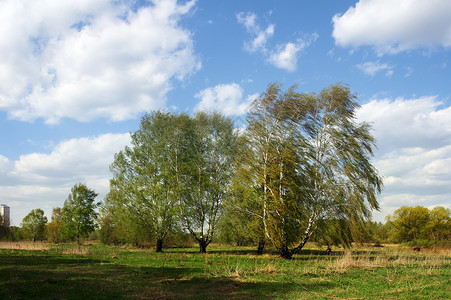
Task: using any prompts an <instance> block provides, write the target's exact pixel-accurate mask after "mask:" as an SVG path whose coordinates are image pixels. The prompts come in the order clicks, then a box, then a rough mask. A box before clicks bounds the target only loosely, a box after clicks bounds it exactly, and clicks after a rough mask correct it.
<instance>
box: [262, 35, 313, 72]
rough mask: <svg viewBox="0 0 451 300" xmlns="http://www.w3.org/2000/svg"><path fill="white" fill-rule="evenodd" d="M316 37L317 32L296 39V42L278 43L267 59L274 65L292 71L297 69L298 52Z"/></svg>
mask: <svg viewBox="0 0 451 300" xmlns="http://www.w3.org/2000/svg"><path fill="white" fill-rule="evenodd" d="M317 38H318V34H316V33H315V34H313V35H312V36H311V37H310V38H309V39H308V40H303V39H298V40H297V41H296V43H291V42H289V43H286V44H285V45H282V46H281V45H279V46H278V47H277V51H275V52H273V53H271V55H270V56H269V57H268V61H269V62H270V63H271V64H273V65H274V66H276V67H278V68H280V69H285V70H287V71H290V72H293V71H295V70H296V69H297V62H298V53H299V52H300V51H302V50H304V49H305V48H307V47H308V46H310V44H311V43H312V42H314V41H316V39H317Z"/></svg>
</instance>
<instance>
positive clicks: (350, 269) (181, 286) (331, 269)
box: [0, 243, 451, 299]
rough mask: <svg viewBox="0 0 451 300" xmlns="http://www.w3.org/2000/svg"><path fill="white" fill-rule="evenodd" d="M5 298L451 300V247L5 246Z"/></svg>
mask: <svg viewBox="0 0 451 300" xmlns="http://www.w3.org/2000/svg"><path fill="white" fill-rule="evenodd" d="M0 248H2V250H0V295H1V298H2V299H11V298H12V299H30V298H33V299H36V298H40V299H81V298H84V299H125V298H132V299H133V298H144V299H172V298H181V299H241V298H256V299H261V298H263V299H265V298H272V299H329V298H334V299H340V298H346V299H348V298H357V299H381V298H386V299H395V298H396V299H399V298H402V299H421V298H424V299H451V282H450V280H451V250H435V251H434V250H429V251H424V250H423V249H422V250H421V251H420V252H413V251H412V250H411V249H401V248H399V247H397V246H386V247H383V248H372V247H368V248H354V249H353V250H352V252H351V251H343V250H341V251H339V250H335V251H333V252H332V255H330V256H329V255H326V254H325V251H324V249H323V250H321V249H317V248H315V247H314V246H313V245H312V247H308V248H307V249H305V250H303V251H302V252H301V253H300V254H299V255H296V256H295V257H294V259H292V260H284V259H280V258H279V257H278V256H277V255H276V254H271V253H268V254H263V255H260V256H258V255H255V249H253V248H250V247H230V246H218V245H214V246H209V248H208V249H207V250H208V251H209V253H207V254H200V253H198V252H197V251H198V250H197V248H189V249H166V251H165V252H164V253H155V252H154V251H153V250H138V249H126V248H121V247H111V246H103V245H99V244H94V245H85V246H81V247H78V246H76V245H65V244H63V245H58V246H55V245H50V244H40V243H36V244H33V243H28V244H27V243H0Z"/></svg>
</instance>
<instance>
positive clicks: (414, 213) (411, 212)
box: [385, 206, 451, 245]
mask: <svg viewBox="0 0 451 300" xmlns="http://www.w3.org/2000/svg"><path fill="white" fill-rule="evenodd" d="M386 219H387V222H386V223H385V226H386V227H387V232H388V233H389V236H388V240H390V241H393V242H397V243H406V242H408V243H411V244H413V245H429V244H437V243H438V244H440V243H445V244H446V242H448V244H449V241H451V210H450V209H447V208H444V207H442V206H437V207H434V208H433V209H431V210H430V209H428V208H426V207H422V206H415V207H409V206H403V207H401V208H399V209H397V210H396V211H395V212H394V213H393V215H389V216H387V218H386Z"/></svg>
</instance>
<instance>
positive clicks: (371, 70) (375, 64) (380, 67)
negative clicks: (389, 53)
mask: <svg viewBox="0 0 451 300" xmlns="http://www.w3.org/2000/svg"><path fill="white" fill-rule="evenodd" d="M356 67H357V68H358V69H360V70H362V71H363V73H365V74H366V75H369V76H375V75H376V73H378V72H379V71H384V70H385V71H386V73H385V76H387V77H390V76H392V75H393V66H390V65H388V64H386V63H380V62H379V61H367V62H364V63H362V64H358V65H356Z"/></svg>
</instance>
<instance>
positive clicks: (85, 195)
mask: <svg viewBox="0 0 451 300" xmlns="http://www.w3.org/2000/svg"><path fill="white" fill-rule="evenodd" d="M97 195H98V194H97V193H96V192H95V191H94V190H91V189H90V188H88V187H87V186H86V185H85V184H82V183H78V184H76V185H74V186H73V187H72V189H71V193H70V194H69V196H68V197H67V199H66V201H64V206H63V209H62V215H61V222H62V232H63V235H64V236H65V238H67V239H70V240H73V239H75V240H77V243H78V244H80V241H81V238H83V237H87V236H88V234H89V233H91V232H93V231H94V230H95V228H96V223H95V221H96V219H97V212H96V208H97V207H98V206H99V203H96V202H95V198H96V197H97Z"/></svg>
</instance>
